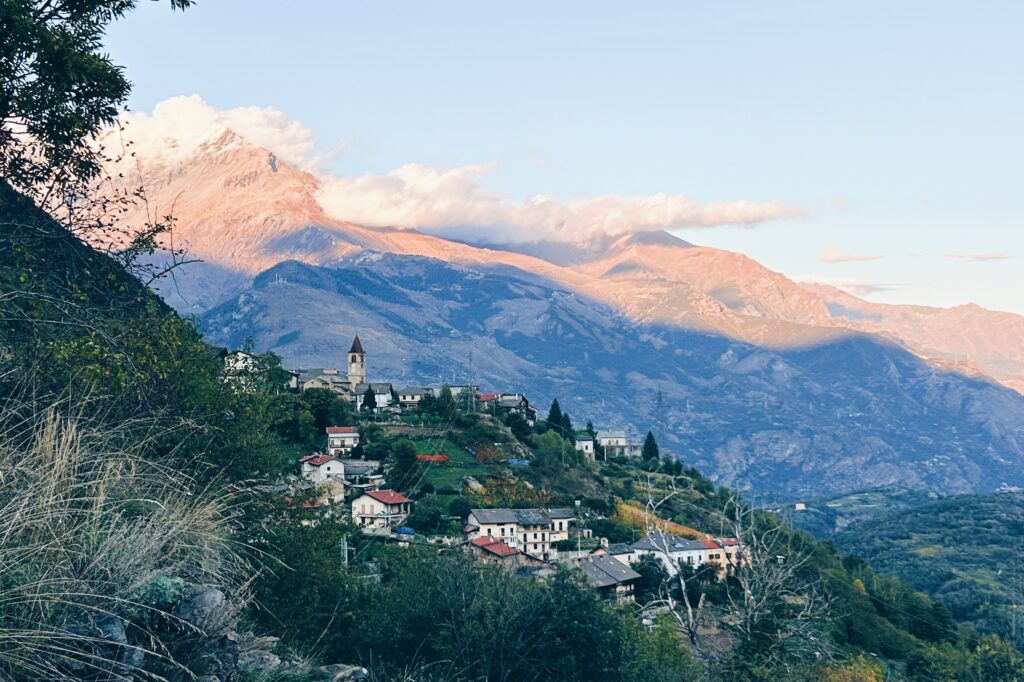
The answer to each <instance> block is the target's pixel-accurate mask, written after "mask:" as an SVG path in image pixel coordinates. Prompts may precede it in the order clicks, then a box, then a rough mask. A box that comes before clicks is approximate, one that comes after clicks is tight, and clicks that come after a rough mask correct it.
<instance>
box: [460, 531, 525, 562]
mask: <svg viewBox="0 0 1024 682" xmlns="http://www.w3.org/2000/svg"><path fill="white" fill-rule="evenodd" d="M469 542H470V544H471V545H473V546H475V547H479V548H480V549H482V550H484V551H485V552H490V553H491V554H494V555H497V556H500V557H506V556H512V555H513V554H518V553H519V550H518V549H516V548H515V547H509V546H508V545H506V544H505V543H504V542H500V541H498V540H495V539H494V538H492V537H491V536H490V535H481V536H480V537H478V538H473V539H472V540H470V541H469Z"/></svg>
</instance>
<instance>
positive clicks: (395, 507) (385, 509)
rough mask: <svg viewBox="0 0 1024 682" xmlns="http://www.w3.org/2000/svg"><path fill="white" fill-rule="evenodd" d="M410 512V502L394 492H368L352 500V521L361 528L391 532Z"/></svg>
mask: <svg viewBox="0 0 1024 682" xmlns="http://www.w3.org/2000/svg"><path fill="white" fill-rule="evenodd" d="M411 511H412V500H410V499H409V498H408V497H406V496H405V495H402V494H401V493H396V492H395V491H394V490H368V491H366V492H365V493H363V494H362V495H360V496H359V497H357V498H356V499H354V500H352V520H353V521H355V522H356V525H357V526H359V527H361V528H367V529H371V530H372V529H377V530H392V529H394V528H397V527H398V526H399V525H401V523H402V522H403V521H405V519H406V518H408V516H409V513H410V512H411Z"/></svg>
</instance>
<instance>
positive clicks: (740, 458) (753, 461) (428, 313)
mask: <svg viewBox="0 0 1024 682" xmlns="http://www.w3.org/2000/svg"><path fill="white" fill-rule="evenodd" d="M202 319H203V324H204V327H205V329H206V331H207V333H208V334H209V336H210V338H211V339H212V340H214V341H216V342H218V343H223V344H227V345H237V344H239V343H241V342H242V341H244V340H245V339H247V338H250V337H251V338H252V339H254V340H255V341H256V345H257V347H258V348H267V349H271V350H274V351H275V352H278V353H279V354H280V355H281V356H282V357H283V358H284V359H285V362H286V364H288V365H291V366H307V367H324V366H343V365H344V353H345V351H346V349H347V344H348V343H349V342H350V341H351V337H352V335H353V334H355V333H358V334H359V335H360V337H361V338H362V339H363V343H364V346H365V347H366V348H367V350H368V353H369V357H370V360H369V363H370V374H371V376H373V377H374V378H377V379H390V380H393V381H395V382H397V383H404V382H432V383H438V382H440V381H449V382H451V381H458V382H464V381H469V380H475V381H477V382H478V383H479V384H481V385H482V386H484V387H488V388H493V389H497V390H509V391H513V390H521V391H525V392H526V393H527V394H528V395H529V396H530V397H531V398H532V399H533V400H534V401H535V402H537V403H538V404H540V405H541V406H543V405H544V404H545V403H546V402H547V401H549V400H550V399H551V398H553V397H558V398H559V399H560V401H561V402H562V404H563V406H565V408H566V409H567V410H568V411H569V412H570V413H571V414H575V415H579V416H587V417H592V418H594V419H595V421H597V422H598V423H599V425H604V426H622V425H626V424H632V425H635V426H636V427H638V428H639V429H640V430H641V431H643V430H646V429H648V428H652V429H653V428H655V425H656V423H659V422H660V423H663V424H664V428H663V429H659V430H661V431H662V439H663V441H664V444H665V446H666V448H667V449H668V450H669V451H671V452H673V453H674V454H676V455H678V456H680V457H682V459H683V460H684V461H686V462H687V463H690V464H694V465H697V466H699V467H702V468H704V469H705V470H706V471H708V472H710V473H713V474H714V476H715V477H716V478H717V480H718V481H720V482H724V483H728V484H732V485H739V486H741V487H750V488H752V489H755V490H760V491H769V492H774V493H789V494H793V495H806V494H808V493H811V492H814V493H821V492H825V491H838V490H850V489H856V488H865V487H876V486H882V485H894V484H901V485H907V486H911V487H934V488H937V489H940V490H943V491H946V492H964V491H969V490H984V489H992V488H995V487H996V486H998V485H1000V484H1001V483H1004V482H1005V483H1009V484H1015V483H1019V482H1022V481H1024V469H1022V467H1021V466H1020V465H1021V463H1022V462H1024V443H1022V434H1021V427H1020V424H1022V423H1024V398H1022V397H1021V396H1020V395H1018V394H1016V393H1014V392H1012V391H1010V390H1008V389H1005V388H1003V387H1001V386H999V385H997V384H995V383H993V382H989V381H986V380H982V379H972V378H969V377H965V376H963V375H960V374H957V373H955V372H948V371H942V370H940V369H937V368H935V367H933V366H931V365H929V364H927V363H926V362H924V361H922V360H921V359H919V358H917V357H915V356H914V355H912V354H911V353H909V352H907V351H906V350H904V349H902V348H901V347H899V346H897V345H895V344H890V343H887V342H884V341H881V340H879V339H877V338H875V337H871V336H867V335H862V334H857V333H851V334H849V335H847V336H845V337H843V338H841V339H838V340H835V341H830V342H827V343H821V344H818V345H812V346H808V347H803V348H797V349H792V350H787V351H773V350H766V349H763V348H758V347H756V346H752V345H750V344H745V343H741V342H736V341H733V340H731V339H728V338H725V337H721V336H716V335H712V334H706V333H696V332H692V331H685V330H681V329H678V328H673V327H669V326H665V325H644V324H636V323H633V322H631V321H629V320H628V319H626V318H624V317H622V316H621V315H618V314H617V313H615V312H614V311H613V310H611V309H610V308H609V307H607V306H605V305H602V304H600V303H597V302H594V301H592V300H589V299H587V298H584V297H581V296H579V295H577V294H574V293H571V292H568V291H565V290H564V289H560V288H558V287H556V286H553V285H551V284H550V283H547V282H545V281H544V280H542V279H540V278H538V277H537V276H536V275H527V274H526V273H521V274H520V273H518V271H516V270H515V269H514V268H508V267H505V268H502V269H500V270H498V269H491V268H486V267H466V266H457V265H452V264H450V263H446V262H443V261H439V260H434V259H429V258H422V257H413V256H396V255H390V254H377V253H363V254H360V255H356V256H352V257H348V258H344V259H342V260H340V261H338V262H337V263H336V264H334V265H333V266H331V267H318V266H312V265H306V264H300V263H296V262H287V263H282V264H280V265H278V266H275V267H273V268H271V269H269V270H267V271H266V272H264V273H262V274H261V275H260V276H258V277H257V278H256V279H255V280H254V282H253V285H252V287H251V288H250V289H248V290H246V291H245V292H243V293H242V294H240V295H239V296H237V297H235V298H234V299H233V300H230V301H228V302H225V303H224V304H222V305H220V306H218V307H217V308H215V309H214V310H211V311H210V312H209V313H207V314H206V315H205V316H204V317H203V318H202ZM659 391H660V393H661V401H660V404H661V407H660V408H659V407H658V402H659V401H658V394H659Z"/></svg>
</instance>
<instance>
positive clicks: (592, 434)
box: [585, 419, 597, 441]
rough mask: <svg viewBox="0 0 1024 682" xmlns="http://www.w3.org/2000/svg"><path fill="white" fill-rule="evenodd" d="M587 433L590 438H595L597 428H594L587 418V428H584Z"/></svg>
mask: <svg viewBox="0 0 1024 682" xmlns="http://www.w3.org/2000/svg"><path fill="white" fill-rule="evenodd" d="M585 430H586V432H587V435H588V436H590V439H591V440H594V441H596V440H597V429H595V428H594V422H592V421H590V420H589V419H588V420H587V428H586V429H585Z"/></svg>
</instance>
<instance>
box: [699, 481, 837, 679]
mask: <svg viewBox="0 0 1024 682" xmlns="http://www.w3.org/2000/svg"><path fill="white" fill-rule="evenodd" d="M725 512H726V513H724V514H723V516H722V519H723V528H724V530H726V531H727V533H728V534H729V535H731V538H728V539H725V540H723V539H720V540H718V541H717V542H718V543H719V546H720V548H721V553H722V554H723V558H724V561H725V565H726V570H727V573H728V578H729V579H728V580H727V582H726V594H727V596H728V599H729V604H730V607H731V608H730V611H731V615H730V618H728V619H727V621H726V622H727V624H728V625H729V629H730V630H732V631H733V632H734V633H735V635H736V636H737V638H738V640H739V642H740V645H741V646H742V645H743V644H744V643H747V644H749V645H751V646H752V647H753V648H755V649H756V653H757V655H758V657H759V658H760V660H761V661H762V662H763V663H764V664H766V665H769V666H772V667H776V666H778V667H781V668H782V669H787V670H788V669H789V666H790V665H791V663H793V662H798V661H804V660H807V659H809V658H814V659H818V660H825V659H830V658H831V657H832V651H831V647H830V645H829V643H828V638H827V635H825V633H824V632H823V629H824V625H825V623H826V622H827V620H828V617H829V613H830V609H831V598H830V596H829V593H828V590H827V589H826V583H825V581H824V580H823V579H822V578H821V576H819V575H818V574H817V572H816V571H815V570H814V569H813V567H812V565H811V564H812V555H811V553H810V550H809V549H808V548H805V547H803V546H802V544H801V543H800V542H799V541H798V540H796V539H795V538H796V536H795V535H794V534H793V533H792V532H791V531H790V530H789V529H788V528H786V527H785V526H784V525H783V524H782V523H780V522H779V521H778V520H777V519H774V518H772V517H769V516H767V515H765V514H763V513H761V512H759V511H758V510H756V509H755V508H753V507H750V506H745V505H744V504H743V502H742V500H741V499H740V497H739V495H738V494H734V495H733V496H732V497H731V498H730V500H729V502H728V504H727V509H726V510H725Z"/></svg>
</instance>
